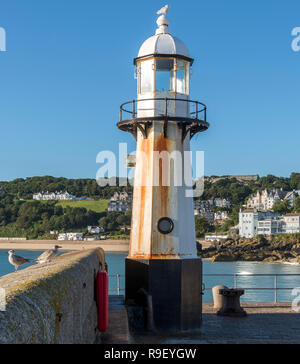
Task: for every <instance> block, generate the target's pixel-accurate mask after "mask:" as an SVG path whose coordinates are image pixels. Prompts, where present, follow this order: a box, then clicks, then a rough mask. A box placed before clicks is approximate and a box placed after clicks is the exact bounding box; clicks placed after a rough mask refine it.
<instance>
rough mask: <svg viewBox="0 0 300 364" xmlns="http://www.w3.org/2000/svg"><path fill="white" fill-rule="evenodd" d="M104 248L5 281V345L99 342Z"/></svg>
mask: <svg viewBox="0 0 300 364" xmlns="http://www.w3.org/2000/svg"><path fill="white" fill-rule="evenodd" d="M104 263H105V258H104V252H103V250H102V249H93V250H84V251H80V252H75V253H68V254H64V255H62V256H60V257H58V258H56V259H55V260H53V261H52V262H51V263H47V264H42V265H36V266H33V267H29V268H27V269H25V270H22V271H20V272H18V273H12V274H9V275H7V276H4V277H2V278H0V288H3V289H5V293H6V311H4V312H0V344H87V343H94V342H95V341H96V340H97V339H98V338H99V333H98V330H97V306H96V301H95V278H96V273H97V272H98V270H99V269H100V268H101V267H103V268H104Z"/></svg>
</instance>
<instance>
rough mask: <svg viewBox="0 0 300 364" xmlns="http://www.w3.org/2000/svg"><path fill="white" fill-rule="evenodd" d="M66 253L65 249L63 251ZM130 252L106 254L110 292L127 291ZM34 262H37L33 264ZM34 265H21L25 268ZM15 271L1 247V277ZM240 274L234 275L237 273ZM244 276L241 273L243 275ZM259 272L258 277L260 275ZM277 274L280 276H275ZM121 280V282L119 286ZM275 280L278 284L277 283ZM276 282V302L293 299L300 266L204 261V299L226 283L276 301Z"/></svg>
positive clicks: (31, 254) (250, 296)
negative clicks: (126, 262)
mask: <svg viewBox="0 0 300 364" xmlns="http://www.w3.org/2000/svg"><path fill="white" fill-rule="evenodd" d="M41 253H42V251H36V250H35V251H29V250H24V251H22V250H19V251H16V254H18V255H21V256H23V257H26V258H31V259H35V258H37V257H38V256H39V255H40V254H41ZM62 253H63V252H62ZM126 256H127V254H121V253H107V254H106V261H107V264H108V274H109V277H110V278H109V279H110V294H117V293H118V288H119V293H120V294H124V287H125V277H124V275H125V258H126ZM32 264H34V263H32ZM32 264H27V265H25V266H23V267H21V268H19V269H20V270H21V269H25V268H27V267H29V266H30V265H32ZM12 272H14V267H13V266H12V265H10V264H9V262H8V254H7V251H6V250H0V276H4V275H6V274H9V273H12ZM235 274H236V275H239V276H236V278H235V277H234V275H235ZM240 275H241V276H240ZM257 275H258V276H257ZM275 275H277V277H276V276H275ZM118 280H119V285H118V283H117V282H118ZM275 280H276V283H275ZM275 284H276V285H277V288H279V290H278V291H277V302H292V300H293V298H294V297H293V295H292V293H293V292H292V291H293V290H294V289H295V288H299V290H300V265H299V264H290V263H256V262H214V263H213V262H210V261H203V289H204V295H203V301H204V302H212V293H211V288H212V287H214V286H216V285H225V286H227V287H230V288H233V287H237V288H243V289H245V294H244V295H243V296H242V297H241V301H244V302H274V300H275V290H274V286H275Z"/></svg>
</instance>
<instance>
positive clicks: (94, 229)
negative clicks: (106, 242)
mask: <svg viewBox="0 0 300 364" xmlns="http://www.w3.org/2000/svg"><path fill="white" fill-rule="evenodd" d="M87 231H88V233H89V234H100V233H104V232H105V229H104V228H103V227H99V226H88V227H87Z"/></svg>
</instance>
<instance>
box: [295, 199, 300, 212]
mask: <svg viewBox="0 0 300 364" xmlns="http://www.w3.org/2000/svg"><path fill="white" fill-rule="evenodd" d="M294 211H295V212H300V196H298V197H296V199H295V202H294Z"/></svg>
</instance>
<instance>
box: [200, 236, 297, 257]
mask: <svg viewBox="0 0 300 364" xmlns="http://www.w3.org/2000/svg"><path fill="white" fill-rule="evenodd" d="M198 250H199V255H200V256H201V257H202V258H203V259H209V260H210V261H212V262H234V261H246V262H289V263H300V237H292V238H286V240H282V237H278V236H271V237H269V238H266V237H263V236H258V237H256V238H253V239H244V238H234V239H227V240H225V241H222V242H217V241H215V242H213V243H212V244H211V246H210V247H208V248H206V249H201V246H200V247H199V249H198Z"/></svg>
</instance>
